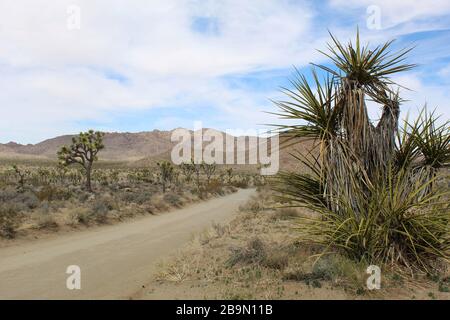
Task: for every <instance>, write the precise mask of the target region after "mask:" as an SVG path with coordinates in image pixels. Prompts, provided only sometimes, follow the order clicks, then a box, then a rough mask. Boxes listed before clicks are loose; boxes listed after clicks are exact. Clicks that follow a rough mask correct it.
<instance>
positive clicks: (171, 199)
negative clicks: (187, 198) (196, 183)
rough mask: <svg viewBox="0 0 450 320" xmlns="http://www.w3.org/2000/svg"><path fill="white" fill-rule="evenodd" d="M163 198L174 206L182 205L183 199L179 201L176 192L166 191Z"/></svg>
mask: <svg viewBox="0 0 450 320" xmlns="http://www.w3.org/2000/svg"><path fill="white" fill-rule="evenodd" d="M163 199H164V201H166V202H167V203H168V204H170V205H171V206H174V207H181V206H182V205H183V201H181V198H180V196H179V195H177V194H176V193H166V194H165V195H164V198H163Z"/></svg>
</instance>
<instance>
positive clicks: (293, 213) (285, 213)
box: [272, 208, 298, 220]
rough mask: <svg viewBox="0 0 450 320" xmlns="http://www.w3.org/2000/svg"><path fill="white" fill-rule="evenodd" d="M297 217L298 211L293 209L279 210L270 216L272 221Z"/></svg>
mask: <svg viewBox="0 0 450 320" xmlns="http://www.w3.org/2000/svg"><path fill="white" fill-rule="evenodd" d="M296 217H298V211H297V210H296V209H295V208H281V209H278V210H277V211H275V212H274V213H273V214H272V219H273V220H290V219H293V218H296Z"/></svg>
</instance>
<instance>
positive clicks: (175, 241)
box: [0, 189, 254, 299]
mask: <svg viewBox="0 0 450 320" xmlns="http://www.w3.org/2000/svg"><path fill="white" fill-rule="evenodd" d="M253 194H254V190H253V189H246V190H240V191H238V192H236V193H233V194H231V195H228V196H224V197H220V198H216V199H213V200H209V201H206V202H202V203H198V204H192V205H189V206H187V207H186V208H183V209H178V210H174V211H172V212H169V213H164V214H161V215H156V216H147V217H139V218H135V219H134V221H129V222H125V223H121V224H116V225H110V226H103V227H98V228H95V229H91V230H84V231H80V232H76V233H69V234H65V235H60V236H57V235H54V236H52V237H50V238H47V239H42V240H38V241H29V240H28V241H18V242H16V243H11V244H9V245H8V246H7V247H4V248H2V249H0V260H1V261H2V263H1V266H0V288H1V290H0V299H126V298H129V297H130V296H132V295H133V293H134V292H135V291H136V290H137V289H138V288H140V287H142V286H145V284H146V283H147V282H148V281H149V279H150V278H151V277H152V276H153V275H154V274H155V270H156V269H157V264H158V263H159V262H160V260H161V259H162V258H164V257H167V256H168V255H170V254H171V253H172V254H173V253H174V251H175V250H176V249H178V248H180V247H181V246H182V245H183V244H185V243H187V242H188V241H189V240H190V239H191V238H192V236H193V235H194V234H196V233H198V232H200V231H202V230H203V229H204V228H206V227H209V226H211V223H213V222H215V223H226V221H227V220H230V219H231V218H232V217H233V215H234V214H235V213H236V210H237V209H238V207H239V206H240V205H242V204H244V203H245V202H246V201H247V200H248V199H249V197H250V196H251V195H253ZM70 265H78V266H80V268H81V279H82V282H81V290H68V289H67V287H66V278H67V274H66V273H65V272H66V269H67V267H68V266H70Z"/></svg>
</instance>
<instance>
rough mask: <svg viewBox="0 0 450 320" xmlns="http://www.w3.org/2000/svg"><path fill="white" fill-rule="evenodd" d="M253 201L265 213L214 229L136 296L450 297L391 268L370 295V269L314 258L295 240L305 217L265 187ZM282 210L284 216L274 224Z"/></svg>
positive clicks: (341, 259) (310, 247)
mask: <svg viewBox="0 0 450 320" xmlns="http://www.w3.org/2000/svg"><path fill="white" fill-rule="evenodd" d="M255 199H260V200H261V203H263V204H264V208H265V209H264V210H261V211H258V212H255V211H254V210H252V209H251V208H252V206H253V205H252V203H253V202H254V199H252V200H250V201H249V204H247V205H244V206H242V209H241V211H240V213H239V215H238V216H237V217H236V218H235V219H234V220H232V221H231V222H230V223H229V224H226V225H223V224H213V225H212V227H211V228H210V229H208V230H205V231H204V232H203V233H201V234H199V235H197V236H196V237H195V238H194V239H193V240H192V242H191V243H190V244H189V245H188V246H186V247H185V248H184V249H183V250H182V251H181V252H178V253H177V254H176V256H175V257H174V258H173V259H170V260H169V261H165V262H164V263H162V264H161V266H160V269H159V273H158V274H157V276H156V277H155V280H154V282H151V283H149V284H146V286H145V288H146V289H145V290H142V292H141V296H139V297H140V298H144V299H147V298H150V299H158V298H160V297H161V296H163V297H165V298H170V299H187V298H189V299H324V298H325V299H372V298H375V299H380V298H382V299H386V298H388V299H409V298H410V297H411V294H414V296H415V298H416V299H430V296H429V293H430V292H431V293H432V295H433V297H434V298H437V299H445V297H446V295H448V293H446V290H447V289H448V278H446V277H439V276H438V277H436V279H434V280H433V279H428V278H427V277H426V276H419V275H416V276H415V277H414V279H411V278H408V277H407V275H405V274H403V273H398V270H394V269H388V268H386V269H383V276H382V289H381V290H374V291H370V290H368V289H367V286H366V280H367V277H368V274H367V273H366V268H367V267H368V264H367V263H365V262H358V261H355V260H354V259H351V258H349V257H347V256H346V255H345V254H342V253H339V252H335V253H332V254H328V255H325V256H322V258H321V259H318V260H317V259H316V258H317V255H318V254H320V252H321V250H322V249H321V248H320V246H318V245H314V244H306V243H304V242H302V241H299V239H298V236H297V233H296V229H295V228H294V227H293V225H292V221H293V220H292V219H296V217H308V216H311V214H312V213H311V212H310V211H308V210H307V209H295V210H294V209H289V210H286V209H276V208H277V207H278V206H279V205H280V203H279V202H277V201H276V200H275V199H276V198H275V197H273V196H272V192H270V191H269V190H268V189H267V188H260V192H259V194H258V196H257V197H255ZM285 210H286V211H285ZM280 212H282V214H281V217H283V218H276V219H274V216H275V217H276V216H277V215H279V214H280ZM400 281H401V285H400V284H399V283H400ZM417 283H420V286H418V285H417ZM147 288H148V289H147ZM196 288H198V290H196ZM446 288H447V289H446Z"/></svg>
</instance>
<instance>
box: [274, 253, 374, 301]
mask: <svg viewBox="0 0 450 320" xmlns="http://www.w3.org/2000/svg"><path fill="white" fill-rule="evenodd" d="M366 267H367V266H366V264H363V263H356V262H354V261H352V260H350V259H348V258H347V257H345V256H342V255H338V254H333V255H327V256H323V257H321V258H320V259H319V260H318V261H316V263H314V264H313V265H312V268H311V269H310V270H308V271H307V270H306V267H304V266H303V267H302V266H298V265H296V266H294V267H293V268H290V269H287V270H285V271H284V273H283V279H284V280H293V281H303V282H305V283H306V284H308V285H312V286H314V287H320V286H321V283H320V281H327V282H331V284H332V285H337V286H339V287H343V288H345V289H350V290H353V291H354V292H355V293H361V292H363V291H364V290H365V289H364V284H365V276H366V273H365V268H366Z"/></svg>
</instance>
